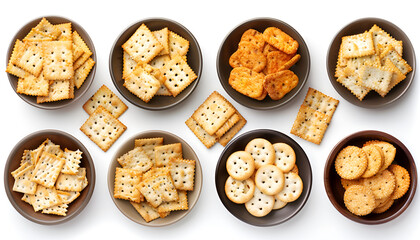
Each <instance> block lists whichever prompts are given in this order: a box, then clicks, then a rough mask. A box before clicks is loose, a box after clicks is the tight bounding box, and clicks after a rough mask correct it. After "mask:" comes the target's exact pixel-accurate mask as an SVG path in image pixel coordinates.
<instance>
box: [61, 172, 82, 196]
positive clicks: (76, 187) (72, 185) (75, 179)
mask: <svg viewBox="0 0 420 240" xmlns="http://www.w3.org/2000/svg"><path fill="white" fill-rule="evenodd" d="M85 178H86V168H79V170H78V171H77V174H64V173H60V175H59V176H58V178H57V181H56V182H55V187H56V188H57V189H58V190H62V191H76V192H80V191H82V190H83V188H84V181H85Z"/></svg>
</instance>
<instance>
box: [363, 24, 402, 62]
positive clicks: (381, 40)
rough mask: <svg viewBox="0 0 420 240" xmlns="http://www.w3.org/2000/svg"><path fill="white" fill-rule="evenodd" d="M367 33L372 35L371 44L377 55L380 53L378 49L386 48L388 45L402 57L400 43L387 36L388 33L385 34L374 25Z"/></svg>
mask: <svg viewBox="0 0 420 240" xmlns="http://www.w3.org/2000/svg"><path fill="white" fill-rule="evenodd" d="M369 32H371V33H372V37H373V44H374V46H375V49H376V54H377V55H380V54H381V51H380V50H379V49H380V48H387V47H388V46H389V45H391V46H393V47H394V48H395V49H396V50H397V52H398V53H399V54H400V55H401V56H402V52H403V49H402V42H401V41H397V40H396V39H395V38H393V37H392V36H391V35H389V33H387V32H385V31H384V30H383V29H382V28H380V27H379V26H378V25H376V24H374V25H373V26H372V27H371V28H370V29H369ZM379 46H380V47H379Z"/></svg>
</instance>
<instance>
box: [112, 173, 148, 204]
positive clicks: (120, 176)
mask: <svg viewBox="0 0 420 240" xmlns="http://www.w3.org/2000/svg"><path fill="white" fill-rule="evenodd" d="M141 177H142V173H141V171H138V170H134V169H125V168H119V167H117V168H116V169H115V181H114V198H118V199H124V200H129V201H132V202H136V203H139V202H141V200H142V195H141V193H140V190H139V185H140V182H141V179H142V178H141Z"/></svg>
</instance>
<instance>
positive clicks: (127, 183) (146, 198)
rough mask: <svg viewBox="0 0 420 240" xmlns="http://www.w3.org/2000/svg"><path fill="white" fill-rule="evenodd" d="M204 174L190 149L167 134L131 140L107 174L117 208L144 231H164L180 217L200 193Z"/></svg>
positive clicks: (151, 133) (142, 135)
mask: <svg viewBox="0 0 420 240" xmlns="http://www.w3.org/2000/svg"><path fill="white" fill-rule="evenodd" d="M201 186H202V170H201V165H200V162H199V160H198V157H197V155H196V154H195V152H194V150H193V149H192V148H191V147H190V146H189V145H188V144H187V143H186V142H185V141H184V140H183V139H181V138H180V137H178V136H176V135H174V134H172V133H169V132H165V131H158V130H154V131H145V132H142V133H138V134H136V135H134V136H133V137H131V138H129V139H128V140H127V141H126V142H125V143H124V144H123V145H122V146H121V147H120V148H119V149H118V150H117V152H116V153H115V155H114V157H113V159H112V160H111V163H110V165H109V170H108V190H109V193H110V195H111V198H112V200H113V201H114V203H115V205H116V206H117V208H118V209H119V210H120V211H121V212H122V213H123V214H124V215H125V216H126V217H128V218H129V219H131V220H132V221H134V222H136V223H139V224H142V225H145V226H153V227H157V226H166V225H169V224H173V223H175V222H177V221H179V220H181V219H182V218H184V217H185V216H186V215H187V214H188V213H189V212H190V211H191V210H192V208H193V207H194V206H195V204H196V203H197V201H198V198H199V196H200V193H201Z"/></svg>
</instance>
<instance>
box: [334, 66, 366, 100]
mask: <svg viewBox="0 0 420 240" xmlns="http://www.w3.org/2000/svg"><path fill="white" fill-rule="evenodd" d="M360 81H361V80H360V78H359V74H358V73H355V72H354V71H352V70H351V69H349V68H345V69H344V71H343V74H342V75H341V76H340V77H339V78H337V82H339V83H341V85H343V86H344V87H345V88H347V89H348V90H350V92H351V93H353V95H354V96H356V97H357V99H359V100H360V101H362V100H363V98H365V96H366V95H367V94H368V93H369V92H370V91H371V90H370V89H369V88H367V87H364V86H362V83H361V82H360Z"/></svg>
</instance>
